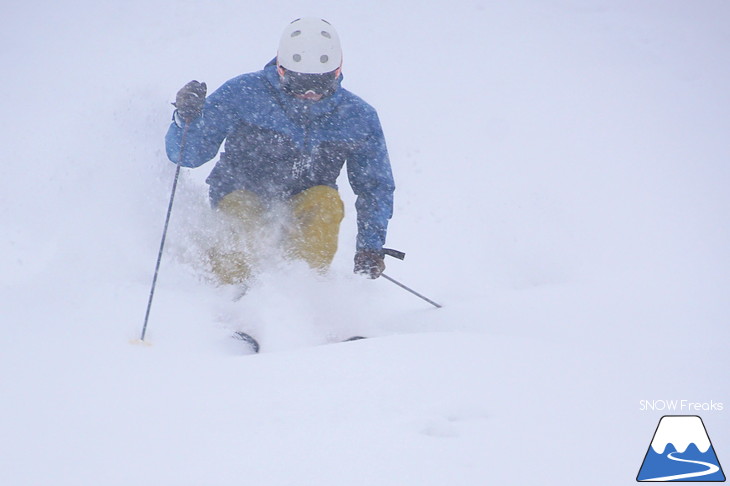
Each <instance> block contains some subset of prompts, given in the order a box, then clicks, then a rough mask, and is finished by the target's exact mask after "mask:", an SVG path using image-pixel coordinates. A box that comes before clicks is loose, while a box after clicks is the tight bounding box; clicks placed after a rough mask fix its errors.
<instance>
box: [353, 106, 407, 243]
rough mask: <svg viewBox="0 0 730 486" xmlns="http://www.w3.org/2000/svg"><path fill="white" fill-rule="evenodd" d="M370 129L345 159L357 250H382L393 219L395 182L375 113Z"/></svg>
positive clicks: (372, 116)
mask: <svg viewBox="0 0 730 486" xmlns="http://www.w3.org/2000/svg"><path fill="white" fill-rule="evenodd" d="M369 126H370V129H369V133H368V134H367V137H366V138H365V140H364V141H363V142H362V143H360V144H358V146H357V148H356V149H355V150H353V153H351V154H350V157H348V160H347V175H348V178H349V180H350V185H351V186H352V190H353V192H354V193H355V195H357V201H356V202H355V208H356V209H357V230H358V231H357V249H358V250H361V249H370V250H377V251H379V250H382V248H383V245H384V244H385V236H386V233H387V231H388V220H390V218H391V217H392V216H393V192H394V191H395V183H394V182H393V173H392V170H391V167H390V159H389V157H388V149H387V147H386V145H385V137H384V135H383V130H382V128H381V126H380V121H379V120H378V117H377V114H375V113H373V114H372V115H371V120H370V123H369Z"/></svg>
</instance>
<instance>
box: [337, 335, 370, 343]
mask: <svg viewBox="0 0 730 486" xmlns="http://www.w3.org/2000/svg"><path fill="white" fill-rule="evenodd" d="M361 339H367V338H366V337H365V336H352V337H349V338H347V339H343V340H342V342H343V343H348V342H350V341H359V340H361Z"/></svg>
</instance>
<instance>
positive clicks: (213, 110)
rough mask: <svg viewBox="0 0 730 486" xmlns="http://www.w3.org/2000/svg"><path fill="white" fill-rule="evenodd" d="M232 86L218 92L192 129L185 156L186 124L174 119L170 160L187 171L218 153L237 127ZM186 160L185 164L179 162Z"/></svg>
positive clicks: (169, 141)
mask: <svg viewBox="0 0 730 486" xmlns="http://www.w3.org/2000/svg"><path fill="white" fill-rule="evenodd" d="M232 93H233V90H232V88H231V86H230V83H226V84H224V85H223V86H221V87H220V88H219V89H217V90H216V91H215V92H214V93H213V94H211V95H210V96H208V98H207V99H206V100H205V105H204V107H203V113H202V114H201V116H199V117H198V118H197V119H195V120H193V121H192V122H191V123H190V126H189V127H188V132H187V135H186V140H185V152H184V153H182V154H181V153H180V144H181V142H182V135H183V131H184V126H185V123H184V122H181V124H182V126H179V125H178V123H177V122H176V121H175V120H174V119H173V122H172V124H170V128H169V129H168V131H167V136H166V137H165V149H166V151H167V157H168V158H169V159H170V161H172V162H174V163H178V162H180V165H182V166H183V167H199V166H201V165H203V164H204V163H206V162H208V161H209V160H211V159H212V158H213V157H215V156H216V154H217V153H218V149H219V148H220V146H221V143H223V140H225V138H226V137H227V136H228V134H229V133H230V131H231V127H232V126H233V125H234V123H235V116H234V114H233V105H234V100H233V96H232ZM180 157H182V159H181V160H178V159H179V158H180Z"/></svg>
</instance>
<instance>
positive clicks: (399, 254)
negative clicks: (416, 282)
mask: <svg viewBox="0 0 730 486" xmlns="http://www.w3.org/2000/svg"><path fill="white" fill-rule="evenodd" d="M383 254H384V255H387V256H390V257H393V258H397V259H398V260H404V259H405V258H406V254H405V253H403V252H402V251H398V250H393V249H391V248H383ZM380 276H381V277H383V278H384V279H385V280H387V281H388V282H393V283H394V284H396V285H397V286H398V287H400V288H402V289H403V290H406V291H408V292H410V293H412V294H413V295H415V296H416V297H418V298H420V299H423V300H425V301H426V302H428V303H429V304H431V305H432V306H434V307H436V308H437V309H440V308H441V307H443V306H442V305H441V304H439V303H437V302H434V301H433V300H431V299H429V298H428V297H426V296H425V295H422V294H419V293H418V292H416V291H415V290H413V289H412V288H410V287H408V286H407V285H403V284H402V283H400V282H399V281H397V280H396V279H394V278H392V277H389V276H388V275H386V274H384V273H381V274H380Z"/></svg>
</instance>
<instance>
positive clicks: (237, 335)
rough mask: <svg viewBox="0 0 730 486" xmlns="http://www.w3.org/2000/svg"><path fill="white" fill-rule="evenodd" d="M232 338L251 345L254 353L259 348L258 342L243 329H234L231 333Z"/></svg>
mask: <svg viewBox="0 0 730 486" xmlns="http://www.w3.org/2000/svg"><path fill="white" fill-rule="evenodd" d="M233 338H234V339H238V340H239V341H243V342H245V343H246V344H248V346H250V347H251V350H252V351H253V352H254V353H258V352H259V350H260V346H259V342H258V341H257V340H256V339H255V338H254V337H253V336H251V335H250V334H247V333H245V332H243V331H236V332H234V333H233Z"/></svg>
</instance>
